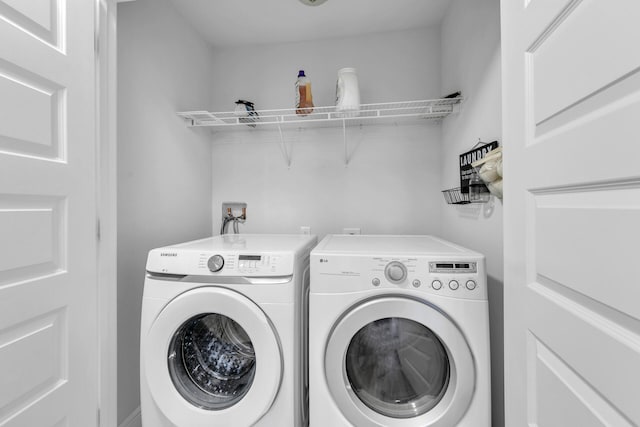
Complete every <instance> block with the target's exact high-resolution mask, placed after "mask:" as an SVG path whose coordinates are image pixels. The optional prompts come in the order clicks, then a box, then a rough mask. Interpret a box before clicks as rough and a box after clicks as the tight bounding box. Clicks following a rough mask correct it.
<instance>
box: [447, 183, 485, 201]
mask: <svg viewBox="0 0 640 427" xmlns="http://www.w3.org/2000/svg"><path fill="white" fill-rule="evenodd" d="M442 195H443V196H444V200H445V201H446V202H447V204H449V205H466V204H468V203H485V202H486V200H473V201H471V200H469V193H463V192H462V188H461V187H456V188H449V189H448V190H442Z"/></svg>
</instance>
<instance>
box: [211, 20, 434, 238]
mask: <svg viewBox="0 0 640 427" xmlns="http://www.w3.org/2000/svg"><path fill="white" fill-rule="evenodd" d="M440 56H441V55H440V28H439V27H437V26H436V27H433V28H426V29H417V30H410V31H402V32H391V33H383V34H375V35H369V36H366V37H352V38H344V39H333V40H324V41H316V42H305V43H294V44H279V45H267V46H255V47H251V46H250V47H242V48H234V49H216V50H215V58H216V61H215V70H214V73H215V74H214V76H215V82H214V87H213V95H214V96H213V98H214V101H213V102H214V108H215V109H217V110H222V111H224V110H229V109H230V108H233V106H234V104H233V102H234V101H235V100H237V99H239V98H241V99H249V100H252V101H254V102H255V103H256V107H257V108H260V109H272V108H292V107H293V104H294V100H295V98H294V83H295V80H296V76H297V72H298V69H304V70H305V71H306V73H307V76H309V77H310V79H311V82H312V92H313V98H314V103H315V105H316V106H328V105H333V104H334V103H335V86H336V77H337V72H338V70H339V69H340V68H343V67H355V68H356V69H357V74H358V80H359V86H360V93H361V101H362V103H377V102H389V101H408V100H416V99H426V98H437V97H439V96H440V95H441V93H440V70H441V67H440ZM385 123H386V124H385V125H381V126H365V127H363V128H362V129H360V128H358V127H355V128H348V129H347V139H348V151H349V156H350V157H351V159H350V163H349V165H348V166H347V167H345V164H344V145H343V137H342V128H341V127H334V128H322V129H309V128H305V129H296V128H288V129H286V130H285V131H284V139H285V141H286V144H288V147H289V148H290V149H291V150H292V164H291V168H290V169H288V168H287V166H286V163H285V161H284V159H283V156H282V154H281V151H280V146H279V134H278V132H277V130H274V131H271V132H266V131H265V132H261V131H256V130H250V129H245V130H242V131H238V132H234V133H217V134H214V136H213V138H212V139H213V141H214V147H213V197H212V202H213V212H214V218H213V221H214V222H213V224H214V228H218V227H219V224H220V214H219V212H220V204H221V203H222V202H223V201H227V200H235V201H243V202H247V203H248V221H247V223H246V224H245V225H244V226H243V228H242V231H243V232H289V233H291V232H293V233H297V232H298V231H299V228H300V226H311V231H312V232H313V233H315V234H318V235H319V236H320V237H322V235H324V234H326V233H340V232H342V229H343V228H345V227H359V228H361V230H362V232H363V233H368V234H381V233H385V234H393V233H398V234H418V233H429V234H431V233H433V234H438V232H439V230H440V208H439V206H440V204H441V196H440V189H439V181H440V179H439V177H440V158H441V153H440V150H441V144H440V139H441V125H440V124H438V123H433V122H428V121H425V120H422V121H419V122H418V124H415V123H414V124H413V125H404V124H400V125H396V124H394V122H392V121H388V122H385Z"/></svg>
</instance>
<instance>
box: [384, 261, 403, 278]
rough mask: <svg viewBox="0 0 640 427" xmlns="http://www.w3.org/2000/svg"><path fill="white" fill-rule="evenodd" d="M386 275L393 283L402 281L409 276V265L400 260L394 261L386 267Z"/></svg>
mask: <svg viewBox="0 0 640 427" xmlns="http://www.w3.org/2000/svg"><path fill="white" fill-rule="evenodd" d="M384 275H385V276H386V277H387V279H388V280H389V281H390V282H391V283H400V282H402V281H403V280H404V279H405V278H406V277H407V267H405V265H404V264H403V263H401V262H399V261H392V262H390V263H389V264H387V266H386V267H385V268H384Z"/></svg>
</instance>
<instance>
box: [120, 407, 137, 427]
mask: <svg viewBox="0 0 640 427" xmlns="http://www.w3.org/2000/svg"><path fill="white" fill-rule="evenodd" d="M118 427H142V418H141V417H140V407H139V406H138V407H137V408H136V409H134V410H133V412H132V413H130V414H129V416H128V417H127V419H126V420H124V421H123V422H122V424H120V425H119V426H118Z"/></svg>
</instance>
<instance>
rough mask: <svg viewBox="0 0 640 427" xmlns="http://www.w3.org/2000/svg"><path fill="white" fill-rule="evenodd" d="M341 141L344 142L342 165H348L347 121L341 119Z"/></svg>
mask: <svg viewBox="0 0 640 427" xmlns="http://www.w3.org/2000/svg"><path fill="white" fill-rule="evenodd" d="M342 141H343V143H344V167H345V168H346V167H347V166H349V145H348V144H347V121H346V120H345V119H342Z"/></svg>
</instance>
